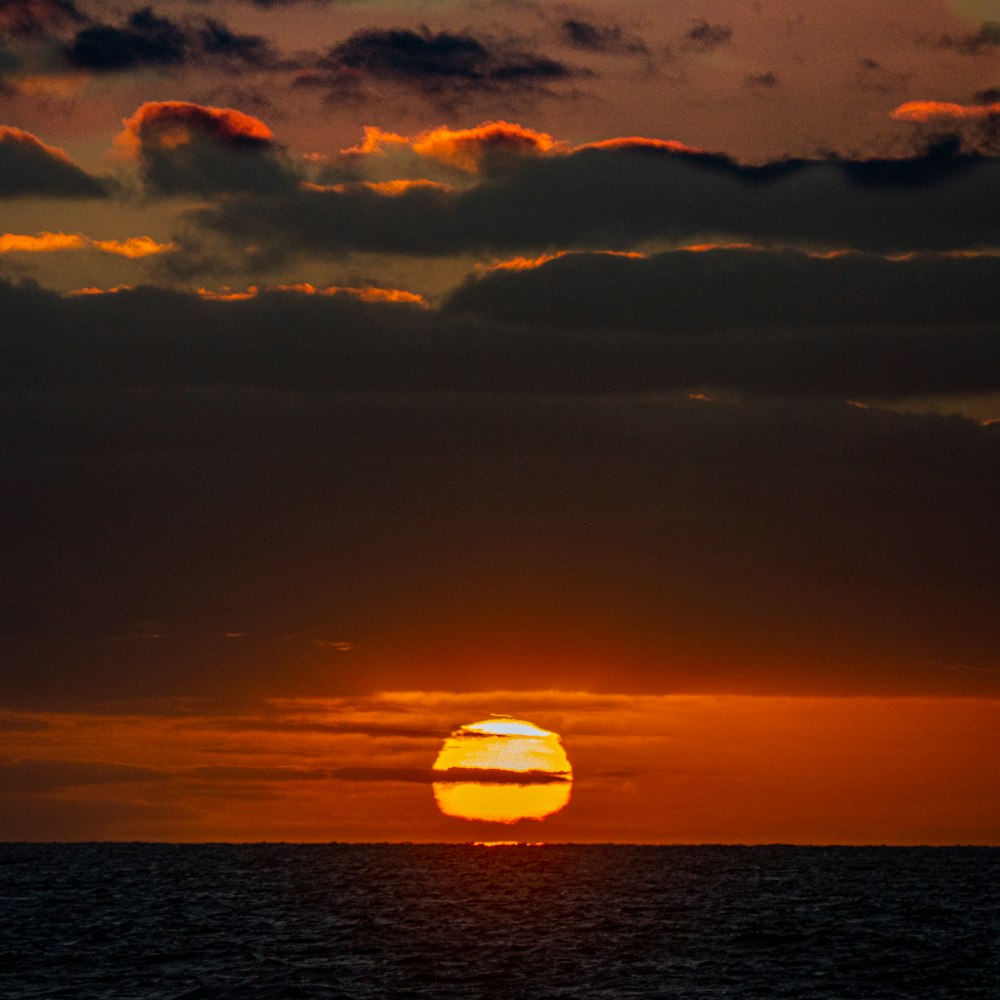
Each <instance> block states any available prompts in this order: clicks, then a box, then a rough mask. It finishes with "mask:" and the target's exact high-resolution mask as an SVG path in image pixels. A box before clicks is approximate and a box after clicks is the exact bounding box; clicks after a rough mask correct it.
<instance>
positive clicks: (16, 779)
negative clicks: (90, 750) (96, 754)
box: [0, 758, 167, 792]
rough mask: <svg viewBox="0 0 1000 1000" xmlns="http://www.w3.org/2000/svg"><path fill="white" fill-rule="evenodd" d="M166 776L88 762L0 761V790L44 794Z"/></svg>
mask: <svg viewBox="0 0 1000 1000" xmlns="http://www.w3.org/2000/svg"><path fill="white" fill-rule="evenodd" d="M166 777H167V775H166V774H165V773H164V772H163V771H158V770H156V769H154V768H150V767H135V766H133V765H131V764H111V763H106V762H104V761H89V760H43V759H39V758H26V759H23V760H13V761H5V762H0V791H3V792H48V791H54V790H55V789H59V788H73V787H78V786H84V785H107V784H118V783H119V782H132V781H162V780H163V779H164V778H166Z"/></svg>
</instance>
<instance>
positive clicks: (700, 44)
mask: <svg viewBox="0 0 1000 1000" xmlns="http://www.w3.org/2000/svg"><path fill="white" fill-rule="evenodd" d="M732 37H733V29H732V26H731V25H728V24H710V23H709V22H708V21H706V20H705V19H704V18H702V19H700V20H698V21H695V22H694V24H693V25H692V27H691V28H690V30H689V31H688V32H687V33H686V34H685V35H684V44H685V47H686V48H689V49H694V50H695V51H697V52H711V51H712V50H713V49H717V48H718V47H719V46H720V45H727V44H728V43H729V42H730V41H731V40H732Z"/></svg>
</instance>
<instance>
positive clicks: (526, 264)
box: [478, 250, 646, 271]
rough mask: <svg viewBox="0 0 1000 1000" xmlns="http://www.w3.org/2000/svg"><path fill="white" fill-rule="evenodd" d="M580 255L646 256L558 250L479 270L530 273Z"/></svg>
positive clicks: (504, 261) (514, 259)
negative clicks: (551, 262)
mask: <svg viewBox="0 0 1000 1000" xmlns="http://www.w3.org/2000/svg"><path fill="white" fill-rule="evenodd" d="M580 255H587V256H601V257H629V258H632V259H638V260H641V259H643V258H644V257H645V256H646V254H644V253H640V252H639V251H638V250H557V251H556V252H555V253H543V254H540V255H539V256H538V257H510V258H508V259H507V260H497V261H494V262H493V263H491V264H480V265H478V270H481V271H530V270H532V269H534V268H536V267H542V266H543V265H544V264H548V263H549V262H550V261H553V260H559V259H561V258H562V257H576V256H580Z"/></svg>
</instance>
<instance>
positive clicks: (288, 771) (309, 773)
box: [182, 764, 336, 781]
mask: <svg viewBox="0 0 1000 1000" xmlns="http://www.w3.org/2000/svg"><path fill="white" fill-rule="evenodd" d="M182 774H183V776H185V777H189V778H198V779H200V780H205V781H327V780H329V779H330V778H332V777H336V775H335V773H334V772H333V771H332V770H331V769H330V768H328V767H242V766H239V765H229V764H206V765H203V766H201V767H192V768H188V769H187V770H186V771H184V772H182Z"/></svg>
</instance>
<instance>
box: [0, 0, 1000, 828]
mask: <svg viewBox="0 0 1000 1000" xmlns="http://www.w3.org/2000/svg"><path fill="white" fill-rule="evenodd" d="M998 129H1000V12H998V11H997V9H996V6H995V3H994V2H993V0H908V2H907V3H905V4H904V3H899V2H895V0H892V2H886V3H882V4H876V5H873V4H870V3H867V2H861V0H831V2H829V3H826V4H822V5H815V4H809V3H806V2H805V0H760V2H750V3H732V2H728V3H721V2H717V0H692V2H687V0H678V2H675V3H671V4H670V5H664V4H661V3H651V2H644V0H626V2H622V3H616V4H614V5H612V4H609V3H600V2H592V3H536V2H532V0H427V2H424V3H407V4H402V3H398V2H393V0H350V2H337V0H198V2H188V0H157V2H153V3H152V4H151V5H145V4H130V3H128V2H125V3H121V4H119V3H106V2H103V0H0V357H2V363H0V496H2V505H0V551H2V552H3V553H4V557H3V567H4V574H3V586H2V587H0V817H2V818H0V839H6V840H18V839H33V840H80V839H110V840H180V841H203V840H236V841H257V840H268V839H273V840H307V841H330V840H348V841H352V840H359V841H371V840H376V841H383V840H387V841H399V840H412V841H464V840H470V839H509V838H510V837H511V836H514V837H520V838H522V839H525V838H526V839H530V840H535V839H554V840H561V841H583V842H605V841H611V842H642V843H698V842H746V843H760V842H776V841H782V842H799V843H983V844H1000V805H998V803H1000V794H998V792H1000V763H998V761H1000V753H998V750H1000V746H998V737H997V733H998V732H1000V726H998V724H997V723H998V718H997V716H998V714H1000V662H998V659H997V653H996V650H997V648H998V647H1000V635H998V622H1000V615H998V614H997V608H998V607H1000V601H998V597H1000V550H998V544H997V541H998V532H997V530H996V512H997V508H998V500H1000V497H998V483H1000V476H998V473H1000V463H998V458H1000V337H998V335H1000V330H998V328H997V317H998V316H1000V200H998V198H997V191H998V190H1000V187H998V184H1000V131H998ZM494 713H496V714H510V715H513V716H516V717H517V718H524V719H528V720H530V721H531V722H533V723H536V724H538V725H540V726H542V727H544V728H546V729H549V730H552V731H554V732H557V733H559V734H560V736H561V738H562V742H563V746H564V747H565V750H566V753H567V755H568V757H569V759H570V761H571V762H572V766H573V775H574V783H573V793H572V797H571V800H570V803H569V805H568V806H567V807H566V808H565V809H563V810H562V811H561V812H559V813H558V814H557V815H555V816H552V817H550V818H548V819H546V820H544V821H543V822H537V821H525V822H523V823H521V824H519V825H517V826H515V827H514V828H513V833H512V832H511V830H508V829H507V828H506V827H502V828H501V829H500V831H499V835H498V836H491V833H492V834H496V833H497V830H496V829H495V828H496V827H497V826H498V824H492V825H491V824H483V823H473V822H469V821H464V820H461V819H456V818H454V817H449V816H445V815H442V814H441V813H440V811H439V810H438V809H437V807H436V806H435V803H434V796H433V794H432V787H431V786H432V779H433V774H432V772H431V767H432V764H433V761H434V760H435V758H436V757H437V754H438V752H439V750H440V748H441V745H442V742H443V741H444V740H445V738H446V737H448V735H449V734H450V733H451V732H452V731H454V730H455V729H456V727H458V726H460V725H462V724H464V723H469V722H474V721H476V720H477V719H483V718H488V717H489V716H490V715H491V714H494Z"/></svg>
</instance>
